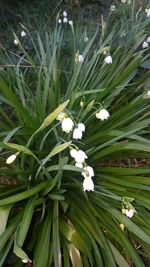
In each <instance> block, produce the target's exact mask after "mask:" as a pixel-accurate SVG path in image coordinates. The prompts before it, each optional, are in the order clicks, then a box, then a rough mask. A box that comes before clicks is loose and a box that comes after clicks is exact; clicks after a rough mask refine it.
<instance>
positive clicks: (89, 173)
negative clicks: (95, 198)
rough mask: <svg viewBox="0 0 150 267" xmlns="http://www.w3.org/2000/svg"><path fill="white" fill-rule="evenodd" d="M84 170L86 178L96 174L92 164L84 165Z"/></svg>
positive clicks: (83, 173)
mask: <svg viewBox="0 0 150 267" xmlns="http://www.w3.org/2000/svg"><path fill="white" fill-rule="evenodd" d="M84 170H85V172H82V175H83V176H84V178H89V177H90V178H91V177H93V176H94V170H93V168H92V167H90V166H87V167H84Z"/></svg>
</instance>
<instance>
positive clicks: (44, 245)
mask: <svg viewBox="0 0 150 267" xmlns="http://www.w3.org/2000/svg"><path fill="white" fill-rule="evenodd" d="M51 215H52V214H51V212H50V210H49V212H48V215H47V217H46V219H45V220H44V224H43V226H42V230H41V233H40V236H39V239H38V242H37V245H36V249H35V254H34V262H33V267H41V266H42V267H47V266H48V259H49V253H50V248H49V246H50V232H51V224H52V216H51Z"/></svg>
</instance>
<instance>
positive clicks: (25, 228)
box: [17, 198, 35, 247]
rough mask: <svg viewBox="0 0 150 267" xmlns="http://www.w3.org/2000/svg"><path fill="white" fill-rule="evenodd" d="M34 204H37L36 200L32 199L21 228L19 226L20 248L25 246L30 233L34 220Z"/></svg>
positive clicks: (29, 201) (18, 239)
mask: <svg viewBox="0 0 150 267" xmlns="http://www.w3.org/2000/svg"><path fill="white" fill-rule="evenodd" d="M34 203H35V198H31V199H29V200H28V202H27V204H26V207H25V210H24V214H23V218H22V221H21V223H20V226H19V230H18V236H17V244H18V246H19V247H22V246H23V243H24V241H25V238H26V236H27V233H28V230H29V227H30V223H31V220H32V216H33V212H34Z"/></svg>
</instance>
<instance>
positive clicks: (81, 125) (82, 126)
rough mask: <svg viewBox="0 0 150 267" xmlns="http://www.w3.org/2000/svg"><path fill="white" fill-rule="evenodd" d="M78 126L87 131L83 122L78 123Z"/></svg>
mask: <svg viewBox="0 0 150 267" xmlns="http://www.w3.org/2000/svg"><path fill="white" fill-rule="evenodd" d="M78 128H79V129H80V131H82V132H85V125H84V124H83V123H78Z"/></svg>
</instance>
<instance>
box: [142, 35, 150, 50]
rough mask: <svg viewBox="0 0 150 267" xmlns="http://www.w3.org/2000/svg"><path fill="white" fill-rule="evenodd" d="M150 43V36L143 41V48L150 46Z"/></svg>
mask: <svg viewBox="0 0 150 267" xmlns="http://www.w3.org/2000/svg"><path fill="white" fill-rule="evenodd" d="M149 43H150V36H149V37H148V38H147V39H146V41H144V42H143V44H142V48H143V49H145V48H148V44H149Z"/></svg>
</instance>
